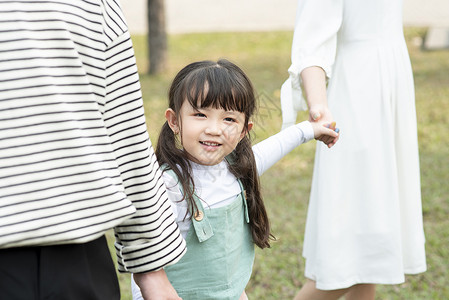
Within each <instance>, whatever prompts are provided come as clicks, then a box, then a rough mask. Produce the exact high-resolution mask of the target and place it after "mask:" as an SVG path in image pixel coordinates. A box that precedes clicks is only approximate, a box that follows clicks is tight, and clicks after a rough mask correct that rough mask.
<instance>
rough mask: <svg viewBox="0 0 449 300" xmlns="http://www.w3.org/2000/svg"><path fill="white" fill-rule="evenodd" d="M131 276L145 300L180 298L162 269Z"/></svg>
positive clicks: (172, 299)
mask: <svg viewBox="0 0 449 300" xmlns="http://www.w3.org/2000/svg"><path fill="white" fill-rule="evenodd" d="M133 276H134V281H135V282H136V283H137V285H138V286H139V288H140V292H141V293H142V297H143V299H145V300H182V298H180V297H179V296H178V294H177V293H176V291H175V289H174V288H173V286H172V285H171V283H170V281H169V280H168V278H167V274H165V271H164V269H160V270H158V271H154V272H148V273H138V274H133Z"/></svg>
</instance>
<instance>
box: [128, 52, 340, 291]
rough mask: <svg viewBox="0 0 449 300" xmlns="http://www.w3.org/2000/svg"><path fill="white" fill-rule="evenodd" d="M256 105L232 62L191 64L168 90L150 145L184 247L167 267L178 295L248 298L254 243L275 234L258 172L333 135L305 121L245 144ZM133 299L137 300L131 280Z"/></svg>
mask: <svg viewBox="0 0 449 300" xmlns="http://www.w3.org/2000/svg"><path fill="white" fill-rule="evenodd" d="M255 109H256V99H255V95H254V89H253V86H252V84H251V82H250V80H249V79H248V77H247V76H246V75H245V73H244V72H243V71H242V70H241V69H240V68H239V67H237V66H236V65H235V64H233V63H231V62H229V61H227V60H220V61H218V62H212V61H202V62H195V63H192V64H190V65H188V66H186V67H185V68H184V69H182V70H181V71H180V72H179V73H178V74H177V75H176V77H175V79H174V80H173V83H172V85H171V87H170V91H169V108H168V109H167V111H166V112H165V117H166V119H167V122H166V123H165V124H164V125H163V127H162V130H161V133H160V136H159V141H158V144H157V148H156V156H157V158H158V161H159V163H160V165H161V168H162V170H163V171H164V173H163V178H164V180H165V183H166V186H167V192H168V196H169V199H170V200H171V202H172V205H173V210H174V214H175V216H176V220H177V222H178V225H179V227H180V229H181V233H182V235H183V236H184V238H185V239H186V242H187V253H186V254H185V255H184V257H183V258H182V259H181V260H180V261H179V262H178V263H176V264H175V265H172V266H168V267H166V268H165V272H166V273H167V276H168V278H169V280H170V282H171V283H172V285H173V286H174V288H175V289H176V291H177V292H178V295H179V296H180V297H182V298H183V299H184V300H189V299H195V300H202V299H230V300H237V299H247V297H246V294H245V286H246V284H247V283H248V281H249V279H250V276H251V270H252V266H253V261H254V244H256V245H257V246H258V247H260V248H262V249H263V248H266V247H270V240H272V239H274V238H273V236H272V235H271V233H270V225H269V221H268V217H267V213H266V211H265V206H264V203H263V201H262V195H261V193H260V185H259V176H260V175H261V174H262V173H263V172H264V171H266V170H267V169H268V168H270V167H271V166H272V165H273V164H274V163H275V162H277V161H278V160H279V159H281V158H282V157H283V156H284V155H286V154H287V153H288V152H290V151H291V150H292V149H294V148H295V147H296V146H298V145H300V144H302V143H305V142H307V141H309V140H311V139H312V138H314V137H315V138H316V139H320V140H323V141H324V142H325V143H326V144H327V145H328V146H329V147H331V146H332V145H333V144H335V142H336V141H337V139H338V133H336V132H335V131H334V130H332V128H326V127H325V126H324V125H327V126H329V125H328V124H318V123H310V122H308V121H305V122H302V123H299V124H297V125H295V126H291V127H289V128H287V129H285V130H283V131H281V132H280V133H278V134H276V135H274V136H272V137H270V138H268V139H266V140H264V141H263V142H261V143H258V144H257V145H255V146H254V147H251V141H250V138H249V132H250V130H251V128H252V127H253V123H252V121H251V117H252V115H253V113H254V111H255ZM133 299H141V295H140V291H139V290H138V287H137V285H136V284H134V283H133Z"/></svg>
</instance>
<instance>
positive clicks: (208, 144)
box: [200, 141, 221, 147]
mask: <svg viewBox="0 0 449 300" xmlns="http://www.w3.org/2000/svg"><path fill="white" fill-rule="evenodd" d="M200 144H202V145H205V146H210V147H217V146H220V145H221V144H219V143H215V142H201V141H200Z"/></svg>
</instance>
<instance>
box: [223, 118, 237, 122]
mask: <svg viewBox="0 0 449 300" xmlns="http://www.w3.org/2000/svg"><path fill="white" fill-rule="evenodd" d="M224 120H225V121H226V122H235V119H233V118H225V119H224Z"/></svg>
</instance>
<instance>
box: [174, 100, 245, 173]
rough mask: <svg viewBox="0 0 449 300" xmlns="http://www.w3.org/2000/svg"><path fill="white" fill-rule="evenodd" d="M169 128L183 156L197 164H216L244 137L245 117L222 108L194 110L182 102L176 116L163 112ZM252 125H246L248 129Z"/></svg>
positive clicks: (237, 112)
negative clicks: (178, 137)
mask: <svg viewBox="0 0 449 300" xmlns="http://www.w3.org/2000/svg"><path fill="white" fill-rule="evenodd" d="M165 117H166V118H167V121H168V124H169V125H170V127H171V129H172V130H173V131H174V132H175V134H176V133H179V134H180V137H181V144H182V146H183V148H184V151H185V152H186V153H187V157H188V158H189V159H190V160H191V161H193V162H195V163H198V164H201V165H208V166H211V165H216V164H218V163H220V162H221V161H223V159H224V158H225V156H227V155H228V154H230V153H231V152H232V151H233V150H234V149H235V147H236V146H237V144H238V143H239V142H240V140H241V139H242V138H243V137H244V136H245V134H246V130H245V129H244V127H245V126H244V122H245V114H244V113H242V112H239V111H232V110H224V109H223V108H213V107H207V108H199V109H195V108H194V107H192V105H191V104H190V103H189V101H184V103H183V104H182V106H181V109H180V111H179V116H177V115H176V114H175V112H174V111H173V110H172V109H167V111H166V112H165ZM251 128H252V123H251V122H250V123H248V130H251Z"/></svg>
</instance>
